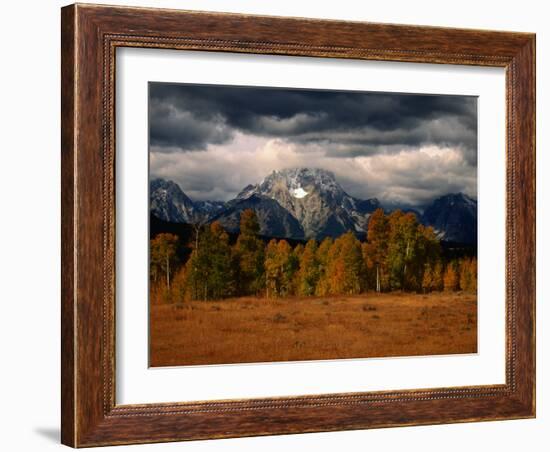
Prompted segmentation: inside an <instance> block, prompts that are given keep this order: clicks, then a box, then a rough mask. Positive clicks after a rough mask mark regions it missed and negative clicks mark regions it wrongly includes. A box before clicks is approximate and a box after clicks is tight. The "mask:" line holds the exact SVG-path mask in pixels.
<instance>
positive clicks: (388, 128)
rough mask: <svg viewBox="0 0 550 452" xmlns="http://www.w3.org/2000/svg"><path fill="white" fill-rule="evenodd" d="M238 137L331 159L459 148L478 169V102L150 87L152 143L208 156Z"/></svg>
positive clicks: (404, 96)
mask: <svg viewBox="0 0 550 452" xmlns="http://www.w3.org/2000/svg"><path fill="white" fill-rule="evenodd" d="M235 131H240V132H242V133H245V134H250V135H255V136H262V137H275V138H281V139H284V140H285V141H287V142H290V143H296V144H312V143H313V144H319V145H321V146H323V148H324V149H325V152H326V154H327V155H328V156H331V157H355V156H361V155H375V154H379V153H384V154H386V153H392V152H400V151H402V150H404V149H405V150H406V149H407V148H412V149H414V148H417V147H418V146H422V145H430V144H434V145H438V146H453V147H456V148H459V149H461V150H462V152H463V153H464V156H465V158H466V160H467V161H468V163H470V164H471V165H475V164H476V147H477V102H476V98H474V97H467V96H442V95H434V96H431V95H411V94H385V93H365V92H349V91H347V92H342V91H319V90H315V91H314V90H295V89H270V88H239V87H223V86H212V85H176V84H165V83H151V84H150V142H151V145H153V146H155V147H156V149H157V150H158V151H161V152H173V151H190V150H192V151H197V150H204V149H206V148H207V147H208V145H209V144H223V143H228V142H230V141H231V140H232V138H233V136H234V133H235Z"/></svg>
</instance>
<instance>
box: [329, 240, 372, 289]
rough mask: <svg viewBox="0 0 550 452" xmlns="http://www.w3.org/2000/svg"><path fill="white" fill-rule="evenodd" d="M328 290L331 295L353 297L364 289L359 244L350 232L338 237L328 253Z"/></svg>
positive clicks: (363, 274) (362, 262)
mask: <svg viewBox="0 0 550 452" xmlns="http://www.w3.org/2000/svg"><path fill="white" fill-rule="evenodd" d="M328 275H329V282H330V283H329V288H330V293H331V294H333V295H342V294H346V295H354V294H358V293H360V292H361V291H362V290H363V289H364V288H365V284H364V283H365V263H364V261H363V253H362V250H361V243H360V242H359V240H358V239H357V237H355V235H354V234H353V233H352V232H346V233H345V234H343V235H341V236H340V237H338V238H337V239H336V240H335V241H334V243H333V245H332V247H331V248H330V252H329V262H328Z"/></svg>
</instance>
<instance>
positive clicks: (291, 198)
mask: <svg viewBox="0 0 550 452" xmlns="http://www.w3.org/2000/svg"><path fill="white" fill-rule="evenodd" d="M149 196H150V212H151V214H153V215H154V216H156V217H157V218H159V219H160V220H164V221H169V222H174V223H201V224H206V223H209V222H212V221H219V222H220V223H221V224H222V226H224V227H225V228H226V229H227V230H228V231H230V232H238V229H239V219H240V214H241V212H242V211H243V210H245V209H252V210H254V211H255V212H256V215H257V217H258V221H259V223H260V233H261V234H262V235H264V236H270V237H281V238H283V237H284V238H293V239H310V238H315V239H322V238H324V237H337V236H339V235H341V234H343V233H344V232H346V231H349V230H351V231H354V233H355V234H356V235H357V236H359V237H365V236H366V231H367V225H368V219H369V216H370V214H371V213H372V212H374V211H375V210H376V209H378V208H384V206H382V205H381V203H380V202H379V201H378V199H376V198H371V199H366V200H363V199H358V198H355V197H353V196H351V195H349V194H348V193H346V191H345V190H344V189H343V188H342V186H341V185H340V184H339V183H338V182H337V180H336V178H335V176H334V174H332V173H331V172H329V171H326V170H321V169H311V168H292V169H285V170H281V171H273V172H272V173H271V174H269V175H268V176H267V177H266V178H265V179H264V180H263V181H262V182H260V183H259V184H255V185H248V186H246V187H244V188H243V190H241V192H240V193H239V194H238V195H237V197H236V198H234V199H232V200H230V201H228V202H220V201H193V200H191V198H189V197H188V196H187V195H186V194H185V193H184V192H183V191H182V190H181V188H180V187H179V186H178V185H177V184H176V183H175V182H172V181H167V180H163V179H154V180H152V181H151V183H150V193H149ZM384 210H386V212H389V211H391V210H393V209H391V208H388V209H384ZM402 210H405V211H412V212H414V213H415V214H416V215H417V216H418V217H419V220H420V222H422V223H423V224H425V225H429V226H433V227H434V229H435V231H436V233H437V235H438V237H439V238H440V239H442V240H446V241H454V242H460V243H468V244H473V243H475V242H476V241H477V201H476V200H475V199H473V198H471V197H469V196H467V195H465V194H463V193H453V194H448V195H444V196H441V197H439V198H437V199H435V200H434V201H433V202H432V203H431V204H430V205H428V206H426V208H425V209H424V212H423V214H420V213H419V211H417V210H414V209H407V208H402Z"/></svg>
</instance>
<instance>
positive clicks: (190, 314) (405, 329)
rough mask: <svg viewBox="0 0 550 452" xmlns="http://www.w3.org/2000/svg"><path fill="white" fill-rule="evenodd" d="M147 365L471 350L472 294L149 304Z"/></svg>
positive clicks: (474, 344)
mask: <svg viewBox="0 0 550 452" xmlns="http://www.w3.org/2000/svg"><path fill="white" fill-rule="evenodd" d="M150 322H151V323H150V325H151V328H150V335H151V336H150V346H151V348H150V364H151V366H177V365H197V364H224V363H249V362H270V361H302V360H320V359H336V358H370V357H385V356H413V355H435V354H455V353H475V352H476V351H477V299H476V295H472V294H463V293H432V294H427V295H422V294H408V293H390V294H376V293H367V294H361V295H353V296H349V297H346V296H339V297H309V298H290V299H276V300H268V299H264V298H254V297H243V298H235V299H227V300H223V301H207V302H201V301H194V302H185V303H183V304H181V305H151V317H150Z"/></svg>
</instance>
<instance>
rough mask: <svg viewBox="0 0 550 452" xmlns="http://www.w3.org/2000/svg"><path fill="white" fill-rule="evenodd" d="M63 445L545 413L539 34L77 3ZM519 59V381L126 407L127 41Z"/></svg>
mask: <svg viewBox="0 0 550 452" xmlns="http://www.w3.org/2000/svg"><path fill="white" fill-rule="evenodd" d="M61 32H62V149H61V155H62V313H61V314H62V346H61V353H62V360H61V361H62V366H61V375H62V378H61V385H62V434H61V436H62V442H63V443H64V444H67V445H70V446H74V447H84V446H97V445H109V444H128V443H146V442H159V441H178V440H191V439H202V438H225V437H234V436H249V435H270V434H283V433H298V432H316V431H331V430H347V429H362V428H374V427H389V426H402V425H420V424H440V423H449V422H468V421H483V420H497V419H519V418H530V417H534V416H535V35H534V34H528V33H508V32H494V31H480V30H461V29H448V28H435V27H417V26H406V25H386V24H373V23H357V22H338V21H328V20H311V19H297V18H280V17H262V16H246V15H234V14H217V13H203V12H188V11H174V10H160V9H143V8H125V7H108V6H93V5H79V4H76V5H71V6H67V7H65V8H63V9H62V27H61ZM117 47H149V48H169V49H185V50H203V51H204V50H209V51H223V52H242V53H262V54H279V55H301V56H316V57H331V58H353V59H368V60H388V61H401V62H422V63H441V64H466V65H477V66H499V67H504V68H505V69H506V108H507V120H506V122H507V124H506V127H507V143H506V161H507V163H506V164H507V170H506V171H507V176H506V179H507V180H506V187H507V188H506V191H507V201H506V211H507V214H506V256H507V257H506V307H507V308H506V341H507V342H506V343H507V347H506V383H505V384H503V385H493V386H475V387H453V388H438V389H422V390H406V391H391V392H364V393H353V394H336V395H335V394H331V395H317V396H302V397H282V398H267V399H247V400H224V401H215V402H202V403H190V402H187V403H185V402H184V403H177V402H174V403H166V404H149V405H125V406H121V405H116V403H115V384H114V380H115V365H116V363H115V359H114V356H115V355H114V347H115V345H114V333H115V330H114V328H115V322H114V318H115V317H114V316H115V304H114V302H115V299H114V294H115V274H114V272H115V266H114V262H115V260H114V259H115V254H114V241H115V229H114V224H115V204H114V197H115V173H114V159H115V142H114V140H115V138H114V120H115V116H114V112H115V110H114V99H115V97H114V86H115V83H114V82H115V70H114V68H115V64H116V59H115V49H116V48H117Z"/></svg>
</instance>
